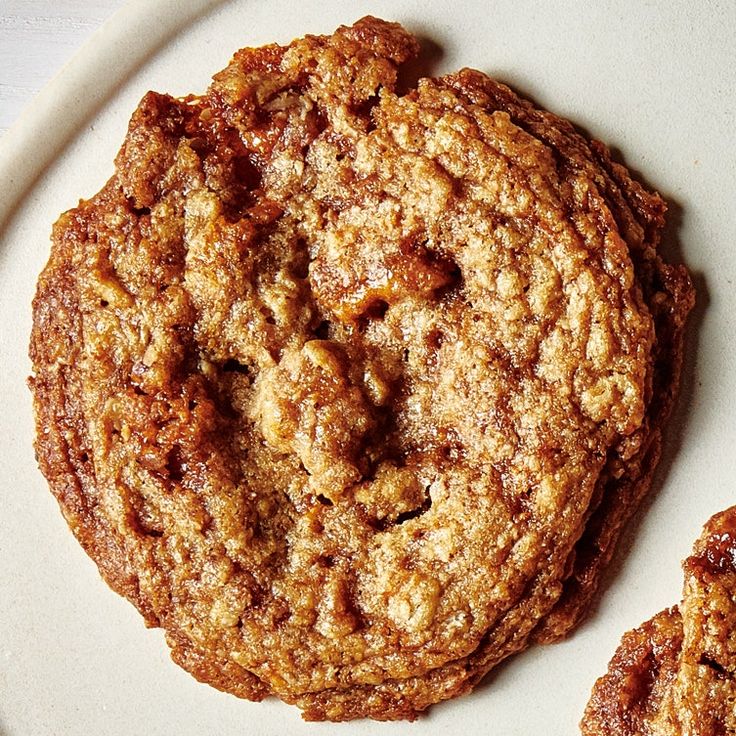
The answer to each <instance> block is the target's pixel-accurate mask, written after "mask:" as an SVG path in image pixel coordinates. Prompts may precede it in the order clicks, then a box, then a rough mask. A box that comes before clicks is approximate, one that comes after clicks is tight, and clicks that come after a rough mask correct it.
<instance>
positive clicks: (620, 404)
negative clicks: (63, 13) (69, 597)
mask: <svg viewBox="0 0 736 736" xmlns="http://www.w3.org/2000/svg"><path fill="white" fill-rule="evenodd" d="M416 53H417V43H416V41H415V40H414V39H413V38H412V37H411V36H410V35H409V34H408V33H406V32H405V31H404V30H403V29H402V28H401V27H399V26H397V25H395V24H389V23H385V22H383V21H379V20H376V19H372V18H367V19H364V20H362V21H360V22H358V23H356V24H355V25H354V26H352V27H350V28H346V27H343V28H340V29H339V30H338V31H337V32H336V33H335V34H334V35H333V36H328V37H313V36H308V37H306V38H305V39H302V40H298V41H295V42H293V43H292V44H291V45H289V46H287V47H281V46H267V47H264V48H260V49H244V50H242V51H240V52H238V53H237V54H236V55H235V57H234V58H233V60H232V62H231V64H230V65H229V66H228V67H227V69H225V70H224V71H222V72H220V73H219V74H217V75H216V76H215V79H214V82H213V84H212V86H211V87H210V89H209V91H208V92H207V93H206V94H205V95H203V96H201V97H188V98H186V99H182V100H176V99H172V98H171V97H168V96H165V95H160V94H156V93H149V94H148V95H147V96H146V97H145V98H144V99H143V101H142V102H141V104H140V106H139V108H138V110H137V111H136V113H135V114H134V116H133V119H132V120H131V123H130V128H129V131H128V135H127V138H126V140H125V143H124V145H123V148H122V150H121V151H120V154H119V155H118V158H117V160H116V170H115V174H114V175H113V177H112V178H111V179H110V181H109V182H108V183H107V185H106V186H105V187H104V188H103V190H102V191H101V192H100V193H99V194H97V195H96V196H95V197H94V198H93V199H92V200H90V201H82V202H81V203H80V205H79V206H78V207H77V208H76V209H74V210H72V211H70V212H68V213H66V214H64V215H62V217H61V218H60V220H59V222H58V223H57V225H56V227H55V229H54V236H53V248H52V253H51V258H50V261H49V264H48V266H47V267H46V269H45V271H44V272H43V274H42V276H41V279H40V282H39V287H38V293H37V296H36V300H35V303H34V329H33V336H32V343H31V355H32V359H33V365H34V370H35V378H34V379H32V386H33V390H34V394H35V407H36V420H37V428H38V439H37V450H38V456H39V459H40V463H41V467H42V470H43V472H44V473H45V475H46V477H47V478H48V479H49V482H50V484H51V488H52V490H53V492H54V493H55V495H56V496H57V498H58V500H59V503H60V505H61V508H62V511H63V513H64V515H65V517H66V519H67V521H68V522H69V525H70V526H71V528H72V530H73V531H74V533H75V534H76V536H77V538H78V539H79V540H80V542H81V543H82V544H83V545H84V547H85V549H86V550H87V551H88V552H89V554H90V555H91V556H92V558H93V559H94V560H95V561H96V562H97V564H98V565H99V567H100V571H101V572H102V575H103V577H104V578H105V579H106V580H107V582H108V583H109V584H110V585H111V586H112V587H113V588H115V589H116V590H117V591H118V592H120V593H122V594H123V595H125V596H127V597H128V598H129V599H130V600H131V601H132V602H133V603H134V604H135V605H136V606H137V607H138V608H139V609H140V611H141V612H142V613H143V615H144V616H145V618H146V621H147V622H148V623H149V624H150V625H156V626H162V627H164V628H165V630H166V632H167V637H168V640H169V643H170V644H171V646H172V649H173V657H174V659H175V660H176V661H177V662H179V663H180V664H181V665H182V666H183V667H185V668H186V669H188V670H189V671H191V672H192V673H193V674H194V675H195V676H196V677H198V678H200V679H201V680H204V681H207V682H209V683H211V684H213V685H215V686H217V687H220V688H222V689H225V690H228V691H231V692H233V693H235V694H237V695H240V696H242V697H246V698H250V699H255V700H257V699H261V698H263V697H264V696H266V695H268V694H275V695H278V696H279V697H280V698H282V699H283V700H285V701H288V702H292V703H296V704H297V705H299V707H300V708H302V709H303V711H304V714H305V717H307V718H311V719H333V720H340V719H348V718H356V717H361V716H369V717H373V718H383V719H393V718H413V717H414V716H415V715H416V713H417V712H419V711H421V710H422V709H424V708H426V707H427V706H428V705H430V704H432V703H434V702H437V701H439V700H442V699H445V698H449V697H452V696H453V695H456V694H459V693H462V692H466V691H467V690H469V689H470V688H472V686H473V685H474V684H475V683H476V682H477V681H478V680H479V679H480V678H481V677H482V676H483V674H484V673H485V672H487V671H488V670H489V669H490V668H491V667H492V666H493V665H495V664H496V663H497V662H499V661H500V660H501V659H503V658H504V657H506V656H507V655H509V654H510V653H512V652H514V651H517V650H519V649H521V648H523V647H524V646H526V645H527V644H528V643H529V641H530V640H531V639H533V638H536V639H539V640H542V641H549V640H553V639H555V638H558V637H560V636H563V635H564V634H565V633H566V632H567V631H568V630H569V628H570V627H571V626H572V625H573V624H574V623H575V622H576V621H577V619H578V618H579V616H580V615H581V614H582V612H583V610H584V607H585V604H586V603H587V601H588V600H589V598H590V596H591V595H592V593H593V591H594V589H595V586H596V582H597V579H598V575H599V573H600V570H601V568H602V567H603V565H604V564H605V563H606V562H607V561H608V559H609V558H610V555H611V553H612V550H613V546H614V544H615V541H616V538H617V536H618V534H619V530H620V528H621V525H622V524H623V522H624V521H625V519H626V518H627V517H628V515H630V513H631V512H632V511H633V510H634V508H635V507H636V505H637V503H638V501H639V499H640V498H641V496H642V495H643V494H644V492H645V491H646V489H647V487H648V485H649V480H650V478H651V473H652V470H653V468H654V465H655V464H656V461H657V458H658V456H659V445H660V430H661V426H662V423H663V421H664V419H665V418H666V415H667V414H668V412H669V408H670V405H671V401H672V395H673V391H674V388H675V385H676V383H677V377H678V371H679V363H680V353H681V334H682V328H683V322H684V320H685V317H686V314H687V312H688V310H689V308H690V306H691V304H692V290H691V286H690V282H689V279H688V276H687V273H686V272H685V270H684V269H683V268H682V267H671V266H667V265H665V264H663V262H662V261H661V260H660V258H659V256H658V255H657V252H656V246H657V243H658V239H659V233H660V230H661V228H662V224H663V213H664V209H665V208H664V204H663V202H662V200H661V199H660V198H659V197H658V196H657V195H655V194H650V193H648V192H646V191H645V190H644V189H642V187H641V186H640V185H639V184H637V183H636V182H634V181H632V180H631V178H630V177H629V174H628V172H627V171H626V170H625V169H624V168H622V167H621V166H619V165H617V164H614V163H612V162H611V160H610V157H609V155H608V152H607V150H606V149H605V148H604V147H603V146H602V145H601V144H599V143H596V142H590V141H588V140H586V139H585V138H584V137H582V136H581V135H580V134H579V133H578V132H576V131H575V129H574V128H573V127H572V126H571V125H570V124H569V123H567V122H565V121H563V120H560V119H559V118H557V117H555V116H554V115H551V114H549V113H547V112H543V111H540V110H538V109H536V108H534V107H533V106H532V105H531V104H530V103H529V102H526V101H524V100H522V99H520V98H519V97H517V96H516V95H515V94H513V93H512V92H511V91H510V90H509V89H508V88H506V87H504V86H503V85H500V84H498V83H496V82H494V81H492V80H491V79H489V78H488V77H486V76H485V75H483V74H481V73H479V72H475V71H470V70H464V71H461V72H458V73H457V74H452V75H449V76H447V77H443V78H440V79H434V80H432V79H425V80H421V81H420V82H419V84H418V86H417V87H416V89H413V90H411V91H410V92H409V93H407V94H405V95H398V94H397V93H396V91H395V83H396V72H397V67H398V66H399V65H400V64H402V63H403V62H405V61H407V60H408V59H409V58H410V57H412V56H414V55H415V54H416Z"/></svg>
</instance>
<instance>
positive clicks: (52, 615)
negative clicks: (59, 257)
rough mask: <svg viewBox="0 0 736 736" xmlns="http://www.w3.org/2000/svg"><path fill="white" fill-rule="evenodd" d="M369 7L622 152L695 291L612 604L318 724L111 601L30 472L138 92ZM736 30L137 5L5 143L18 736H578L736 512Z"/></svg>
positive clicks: (331, 1)
mask: <svg viewBox="0 0 736 736" xmlns="http://www.w3.org/2000/svg"><path fill="white" fill-rule="evenodd" d="M368 12H370V13H372V14H375V15H379V16H383V17H385V18H388V19H395V20H399V21H401V22H402V23H404V24H405V25H406V26H407V27H408V28H409V29H411V30H412V31H414V32H416V33H418V34H419V35H420V36H423V37H425V38H427V39H430V40H431V41H432V42H433V43H434V44H436V45H437V46H438V47H439V49H441V55H438V54H435V57H436V58H435V59H434V61H433V63H432V65H431V68H430V69H429V71H431V72H432V73H441V72H444V71H450V70H453V69H457V68H459V67H461V66H466V65H467V66H474V67H477V68H480V69H482V70H483V71H486V72H489V73H491V74H493V75H495V76H496V77H498V78H500V79H502V80H504V81H506V82H509V83H511V84H512V85H513V86H515V87H516V88H517V89H518V90H519V91H521V92H523V93H525V94H527V95H530V96H532V97H533V98H535V99H536V100H537V101H538V102H539V103H540V104H542V105H544V106H546V107H548V108H550V109H552V110H554V111H556V112H558V113H561V114H562V115H565V116H567V117H569V118H570V119H572V120H573V121H575V122H576V123H578V124H579V125H581V126H583V127H585V128H586V129H587V130H588V131H589V132H590V133H592V134H593V135H595V136H597V137H599V138H601V139H602V140H604V141H606V142H608V143H609V144H611V145H613V146H614V147H615V148H616V149H617V150H621V151H623V152H624V157H625V160H626V162H627V163H628V164H629V165H630V166H631V167H632V168H633V169H635V170H637V171H640V172H642V176H643V177H644V179H645V181H646V182H647V183H648V184H649V185H650V186H652V187H655V188H657V189H658V190H659V191H660V192H661V193H662V194H663V195H664V196H665V197H666V198H667V199H668V200H669V201H670V202H671V209H672V216H671V218H670V226H669V232H668V242H667V244H666V248H665V249H666V251H667V253H668V256H669V257H670V258H671V259H675V260H677V259H681V260H684V261H685V262H686V263H687V264H688V265H689V266H690V268H691V270H692V272H693V274H694V276H695V281H696V285H697V289H698V306H697V308H696V310H695V313H694V316H693V318H692V320H691V324H690V328H691V329H690V336H689V341H688V353H687V358H686V370H685V375H684V383H683V390H682V397H681V401H680V405H679V408H678V411H677V413H676V416H675V421H674V422H673V424H672V426H671V427H670V432H669V433H668V441H667V449H666V453H665V458H664V460H663V462H662V465H661V467H660V470H659V472H658V474H657V480H656V482H655V488H654V493H653V495H652V500H651V502H649V503H648V504H647V507H646V508H645V509H644V510H643V512H642V513H641V514H640V515H639V516H638V518H637V521H636V523H635V525H634V526H635V529H632V530H631V531H630V533H629V534H627V536H626V539H625V540H624V544H623V545H622V547H623V549H622V553H621V554H619V556H618V558H617V561H616V564H615V565H614V568H615V569H613V570H612V571H611V573H610V574H609V575H608V577H607V583H606V586H605V592H604V594H603V596H602V599H601V601H600V605H599V606H598V608H597V610H596V611H595V612H594V614H593V616H592V617H591V618H590V619H589V620H588V621H587V622H586V623H585V624H584V625H583V626H582V627H581V628H580V629H579V630H578V631H577V632H576V633H575V634H574V635H573V636H572V637H571V638H570V639H569V640H568V641H567V642H565V643H563V644H559V645H555V646H551V647H545V648H540V647H537V648H533V649H532V650H529V651H527V652H526V653H524V654H522V655H521V656H517V657H515V658H514V659H513V660H511V661H510V662H508V663H507V664H505V665H503V666H502V667H500V668H499V669H498V670H497V671H496V672H495V673H494V674H492V675H491V676H490V677H489V678H487V680H486V682H485V683H484V684H483V685H481V687H479V688H478V689H477V691H476V692H475V693H474V694H472V695H470V696H468V697H464V698H461V699H459V700H456V701H454V702H450V703H447V704H444V705H440V706H438V707H435V708H433V709H432V710H431V712H430V714H429V715H427V716H426V717H425V718H424V719H423V720H422V721H421V725H416V724H415V725H410V724H402V723H399V724H387V725H381V726H379V725H378V724H374V723H369V722H360V723H355V724H352V725H350V726H339V725H332V724H304V723H302V722H301V721H300V719H299V715H298V712H297V710H296V709H294V708H290V707H287V706H285V705H282V704H281V703H279V702H277V701H276V700H268V701H266V702H265V703H262V704H252V703H248V702H244V701H240V700H238V699H236V698H234V697H232V696H229V695H224V694H222V693H218V692H217V691H215V690H213V689H212V688H209V687H206V686H203V685H200V684H198V683H197V682H195V681H194V680H193V679H192V678H191V677H190V676H189V675H187V674H186V673H184V672H183V671H182V670H180V669H179V668H178V667H176V666H175V665H174V664H172V663H171V662H170V660H169V657H168V651H167V648H166V646H165V644H164V641H163V636H162V635H161V632H160V631H157V630H154V631H147V630H146V629H144V627H143V625H142V622H141V619H140V616H139V615H138V614H137V613H136V612H135V611H134V609H133V608H132V606H130V605H129V604H128V603H126V602H125V601H123V600H122V599H121V598H119V597H118V596H116V595H115V594H113V593H112V592H110V590H108V588H107V587H106V586H105V585H104V584H103V583H102V582H101V581H100V579H99V576H98V574H97V570H96V568H95V566H94V565H93V564H92V562H91V561H90V560H89V559H88V558H87V557H86V556H85V554H84V553H83V552H82V550H81V549H80V547H79V546H78V545H77V543H76V542H75V541H74V539H73V538H72V535H71V534H70V533H69V531H68V530H67V528H66V526H65V523H64V521H63V519H62V517H61V515H60V513H59V511H58V509H57V507H56V503H55V501H54V500H53V498H52V497H51V495H50V494H49V492H48V491H47V488H46V483H45V481H44V479H43V478H42V477H41V475H40V473H39V472H38V470H37V467H36V464H35V461H34V457H33V449H32V416H31V405H30V396H29V392H28V391H27V389H26V387H25V385H24V380H25V377H26V376H27V375H28V373H29V371H30V365H29V361H28V359H27V357H26V348H27V342H28V334H29V331H30V303H31V299H32V296H33V291H34V286H35V280H36V277H37V274H38V272H39V271H40V269H41V268H42V266H43V264H44V263H45V261H46V258H47V257H48V248H49V246H48V237H49V231H50V228H51V224H52V222H53V221H54V220H55V219H56V217H57V216H58V214H59V213H60V212H61V211H63V210H65V209H68V208H70V207H72V206H74V205H75V204H76V201H77V198H78V197H80V196H82V195H84V196H90V195H91V194H93V193H94V192H96V191H97V190H98V189H99V188H100V186H101V185H102V184H103V183H104V181H105V180H106V179H107V177H108V176H109V175H110V173H111V171H112V160H113V156H114V154H115V152H116V150H117V148H118V146H119V144H120V142H121V141H122V138H123V135H124V132H125V129H126V125H127V121H128V117H129V115H130V113H131V112H132V110H133V109H134V108H135V105H136V103H137V101H138V100H139V98H140V97H141V96H142V95H143V94H144V93H145V92H146V91H147V90H148V89H157V90H160V91H166V92H170V93H173V94H183V93H186V92H189V91H197V90H203V89H204V88H205V86H206V85H207V81H208V78H209V76H210V75H211V74H212V73H214V72H215V71H217V70H218V69H220V68H221V67H222V66H224V65H225V64H226V62H227V61H228V58H229V56H230V54H231V53H232V52H233V51H234V50H235V49H237V48H239V47H240V46H245V45H259V44H261V43H265V42H270V41H281V42H288V41H289V40H291V38H293V37H295V36H299V35H302V34H303V33H305V32H329V31H332V30H333V29H334V28H335V27H336V26H337V25H339V24H341V23H349V22H352V21H354V20H356V19H357V18H359V17H360V16H362V15H364V14H366V13H368ZM734 37H736V5H734V4H733V3H731V2H728V1H727V0H726V1H724V2H715V1H712V2H704V1H703V0H701V1H700V2H697V3H693V2H673V1H672V0H668V1H665V0H653V1H652V2H647V3H643V2H639V1H638V0H631V1H623V0H622V1H621V2H602V3H582V2H578V1H577V0H564V1H563V0H558V1H556V2H545V3H540V2H535V1H534V0H524V1H523V2H521V1H519V0H496V1H495V2H494V3H486V2H484V1H483V0H475V1H473V2H466V3H464V4H461V3H458V2H456V3H447V2H441V1H434V0H376V1H370V2H340V1H339V0H302V1H301V2H294V0H239V1H238V0H232V1H231V2H225V3H223V2H212V1H210V2H207V1H206V0H189V1H188V2H182V1H180V2H175V1H174V0H158V1H157V2H155V3H152V2H147V1H144V0H139V1H136V2H132V3H129V4H128V5H127V6H125V8H123V10H122V11H121V12H120V13H118V14H117V15H116V16H114V17H113V18H112V20H111V21H110V22H109V23H108V24H107V25H106V26H105V27H104V28H103V29H102V30H101V31H100V32H99V33H98V34H97V35H96V36H95V37H94V38H93V39H92V41H91V42H90V43H89V44H88V45H87V46H86V47H85V48H84V49H83V50H82V51H81V52H80V53H79V54H78V56H77V57H76V59H75V60H74V61H73V62H72V64H71V65H69V66H68V67H67V68H66V69H65V70H64V71H63V72H62V73H61V74H60V75H59V76H58V77H57V78H56V79H55V80H54V81H53V82H52V83H51V84H50V85H49V87H48V88H47V89H46V90H45V91H44V92H43V93H42V94H41V95H40V96H39V98H38V99H37V100H36V101H35V103H34V104H33V105H32V106H31V107H30V108H29V109H28V111H27V113H26V115H25V116H24V117H23V118H22V119H21V120H20V121H19V122H18V124H17V125H16V126H15V128H14V129H12V130H11V131H10V132H9V133H8V134H7V136H6V137H5V138H4V139H3V140H2V142H1V143H0V182H2V195H3V198H2V201H0V228H2V229H1V230H0V239H1V240H2V243H1V244H0V310H1V311H0V315H1V319H0V337H1V338H2V340H1V342H0V346H1V348H2V371H0V382H1V386H0V388H1V393H0V395H1V396H2V398H3V403H2V406H1V407H0V427H1V428H2V434H1V435H0V436H1V437H2V443H3V445H2V450H1V451H0V477H1V478H2V486H1V488H2V490H0V493H1V494H2V496H1V498H2V503H1V506H0V734H2V736H20V735H21V734H80V735H81V734H97V733H99V734H112V735H115V734H147V735H148V734H174V733H175V734H180V735H181V736H186V735H188V734H242V733H248V734H283V733H289V734H301V733H305V734H306V733H309V734H333V733H337V732H338V730H340V731H341V732H342V733H348V732H349V733H351V734H353V733H357V734H367V733H375V732H378V731H379V730H380V731H381V732H382V733H387V734H391V735H392V736H393V734H403V733H410V732H411V733H418V732H419V730H421V732H422V733H423V734H446V733H450V732H452V733H463V734H476V733H477V734H481V733H482V734H488V733H495V734H503V735H513V734H530V733H541V734H551V735H553V736H554V735H555V734H560V735H562V734H571V733H574V732H575V729H576V724H577V722H578V720H579V718H580V715H581V713H582V710H583V707H584V705H585V702H586V700H587V697H588V693H589V690H590V687H591V685H592V683H593V681H594V680H595V678H596V677H597V676H598V675H600V674H601V673H602V672H603V671H604V670H605V667H606V664H607V662H608V660H609V658H610V656H611V654H612V653H613V650H614V648H615V646H616V644H617V642H618V640H619V638H620V636H621V634H622V633H623V632H624V631H625V630H627V629H629V628H631V627H632V626H635V625H638V624H639V623H640V622H642V621H643V620H645V619H647V618H649V617H650V616H651V615H653V614H654V613H655V612H657V611H659V610H660V609H662V608H663V607H665V606H667V605H671V604H672V603H675V602H676V601H677V600H678V599H679V593H680V586H681V573H680V567H679V565H680V561H681V560H682V558H683V557H684V556H685V555H686V554H687V552H688V550H689V548H690V546H691V544H692V542H693V541H694V539H695V538H696V536H697V535H698V533H699V529H700V527H701V525H702V524H703V523H704V522H705V520H706V519H707V518H708V517H709V516H710V515H711V514H712V513H714V512H715V511H718V510H720V509H723V508H725V507H726V506H728V505H730V504H732V503H734V501H736V493H734V481H733V479H734V477H736V450H734V445H735V444H736V411H734V404H735V402H736V368H734V366H735V365H736V289H735V287H734V283H735V282H736V133H735V132H734V131H736V50H735V49H736V45H734V43H733V38H734ZM16 204H17V207H16Z"/></svg>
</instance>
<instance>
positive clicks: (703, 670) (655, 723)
mask: <svg viewBox="0 0 736 736" xmlns="http://www.w3.org/2000/svg"><path fill="white" fill-rule="evenodd" d="M683 567H684V570H685V588H684V592H683V600H682V603H681V604H680V606H679V608H672V609H669V610H666V611H662V613H659V614H658V615H657V616H655V617H654V618H653V619H652V620H651V621H648V622H647V623H645V624H644V625H643V626H641V627H640V628H638V629H636V630H635V631H631V632H629V633H627V634H625V635H624V637H623V639H622V641H621V645H620V646H619V648H618V650H617V651H616V654H615V655H614V657H613V659H612V660H611V663H610V665H609V668H608V673H607V674H606V675H604V676H603V677H601V678H600V679H599V680H598V682H596V684H595V686H594V688H593V693H592V696H591V699H590V702H589V703H588V707H587V709H586V711H585V715H584V717H583V721H582V723H581V729H582V732H583V734H586V735H587V734H590V735H591V736H593V734H595V736H607V735H608V734H610V735H611V736H614V734H615V736H628V735H631V736H634V735H636V736H639V735H640V734H641V735H646V736H684V735H685V734H688V736H690V735H693V736H725V734H736V506H734V507H731V508H730V509H728V510H726V511H724V512H722V513H720V514H717V515H716V516H714V517H713V518H712V519H710V521H709V522H708V523H707V524H706V526H705V529H704V530H703V534H702V536H701V537H700V539H699V540H698V541H697V542H696V544H695V549H694V550H693V554H692V556H691V557H688V559H687V560H685V563H684V565H683Z"/></svg>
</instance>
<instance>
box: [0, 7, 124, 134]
mask: <svg viewBox="0 0 736 736" xmlns="http://www.w3.org/2000/svg"><path fill="white" fill-rule="evenodd" d="M124 1H125V0H0V136H2V134H3V133H4V132H5V131H6V130H7V129H8V128H10V127H11V126H12V125H13V123H14V122H15V121H16V120H17V119H18V117H19V116H20V114H21V112H22V110H23V108H24V107H25V106H26V105H27V104H28V102H30V100H31V99H32V98H33V96H34V95H35V94H36V93H37V92H38V91H39V90H40V89H41V88H42V87H43V86H44V85H45V84H46V83H47V82H48V81H49V80H50V79H51V78H52V77H53V76H54V74H56V72H57V71H59V69H61V67H62V66H63V65H64V64H65V63H66V62H67V61H68V60H69V59H70V58H71V57H72V56H73V55H74V53H75V52H76V51H77V50H78V49H79V47H80V46H82V44H83V43H84V42H85V41H86V40H87V38H89V36H90V35H91V34H92V33H93V32H94V31H95V30H96V29H97V28H98V27H99V26H100V25H101V24H102V23H103V22H104V21H106V20H107V19H108V18H109V17H110V16H111V15H112V14H113V13H114V12H115V11H116V10H117V9H118V8H119V7H121V6H122V5H123V4H124Z"/></svg>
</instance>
